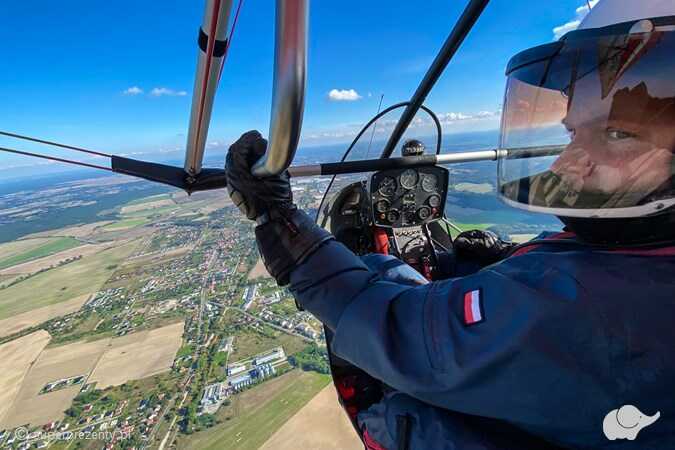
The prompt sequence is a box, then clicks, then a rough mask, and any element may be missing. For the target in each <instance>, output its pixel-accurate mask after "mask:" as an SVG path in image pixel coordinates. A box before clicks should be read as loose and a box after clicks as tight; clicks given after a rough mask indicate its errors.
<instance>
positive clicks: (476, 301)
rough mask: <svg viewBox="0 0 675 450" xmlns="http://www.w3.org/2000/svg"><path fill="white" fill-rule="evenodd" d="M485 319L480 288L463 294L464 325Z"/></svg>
mask: <svg viewBox="0 0 675 450" xmlns="http://www.w3.org/2000/svg"><path fill="white" fill-rule="evenodd" d="M483 320H485V312H484V311H483V298H482V296H481V291H480V289H476V290H473V291H469V292H467V293H465V294H464V325H474V324H476V323H480V322H482V321H483Z"/></svg>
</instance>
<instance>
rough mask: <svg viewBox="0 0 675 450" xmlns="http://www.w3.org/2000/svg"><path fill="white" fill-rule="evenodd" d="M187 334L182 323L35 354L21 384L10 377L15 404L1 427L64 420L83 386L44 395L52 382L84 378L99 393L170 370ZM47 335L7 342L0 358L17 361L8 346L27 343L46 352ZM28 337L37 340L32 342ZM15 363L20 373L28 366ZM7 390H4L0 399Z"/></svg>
mask: <svg viewBox="0 0 675 450" xmlns="http://www.w3.org/2000/svg"><path fill="white" fill-rule="evenodd" d="M38 333H44V334H45V335H46V336H47V339H48V336H49V335H48V334H47V333H46V332H43V331H41V332H38ZM182 334H183V323H182V322H180V323H176V324H173V325H169V326H166V327H162V328H158V329H155V330H151V331H142V332H138V333H133V334H129V335H127V336H124V337H121V338H112V339H110V338H107V339H99V340H96V341H90V342H85V341H78V342H76V343H72V344H67V345H60V346H55V347H47V348H45V349H44V350H43V351H41V353H39V356H37V355H36V356H35V357H36V359H35V358H34V359H33V360H31V361H30V362H33V361H34V362H33V364H32V365H31V367H30V368H29V369H28V370H27V373H26V371H25V370H24V372H22V374H21V377H20V378H21V379H20V380H19V381H17V379H18V378H19V376H18V375H17V376H15V377H10V378H9V379H8V380H10V381H3V383H5V384H7V386H8V388H7V389H6V391H7V392H8V393H13V394H12V399H13V402H12V401H10V402H7V403H8V405H11V408H9V413H8V414H6V417H5V419H4V420H3V421H0V429H2V428H8V427H9V428H11V427H16V426H19V425H24V424H32V425H42V424H45V423H49V422H51V421H56V420H61V419H63V417H64V412H65V410H66V409H68V408H69V407H70V405H71V404H72V402H73V399H75V397H76V396H77V395H78V393H79V391H80V389H81V388H82V386H81V385H76V386H72V387H67V388H64V389H60V390H57V391H54V392H49V393H41V391H42V389H43V387H44V386H45V385H46V384H47V383H50V382H54V381H57V380H60V379H65V378H70V377H76V376H80V375H82V376H85V377H86V383H95V386H96V389H106V388H109V387H111V386H119V385H122V384H125V383H127V382H129V381H132V380H139V379H144V378H148V377H152V376H153V375H157V374H160V373H162V372H166V371H168V370H169V369H170V367H171V365H172V364H173V360H174V357H175V355H176V352H177V350H178V348H179V347H180V346H181V342H182ZM42 336H43V335H42V334H36V333H34V334H32V335H29V336H26V337H24V338H21V339H19V340H16V341H12V342H11V343H10V344H5V345H4V346H1V347H0V356H2V355H3V354H6V356H7V357H8V358H9V359H8V360H9V361H14V360H15V359H16V358H14V359H12V355H13V354H14V353H13V351H14V352H16V349H13V347H5V346H9V345H11V344H14V343H20V342H22V340H25V341H26V345H32V346H33V347H34V348H35V349H39V350H42V349H43V348H44V345H43V346H42V347H40V345H39V344H40V343H41V342H42V340H44V338H43V337H42ZM28 337H31V338H32V340H31V341H28V340H27V339H26V338H28ZM38 338H42V340H40V339H38ZM33 341H35V342H36V343H33ZM45 345H46V342H45ZM33 353H36V352H33ZM27 354H28V355H30V354H31V353H30V352H29V353H27ZM0 365H2V362H0ZM14 365H15V366H16V369H12V370H14V371H15V372H17V373H18V371H20V369H21V368H22V367H24V368H25V366H26V363H25V362H24V363H23V364H22V362H21V361H14V362H13V367H14ZM11 380H14V381H13V384H12V386H14V389H13V390H12V389H10V386H9V383H10V382H11ZM17 384H18V388H17ZM2 392H3V391H0V395H2ZM7 395H9V394H7Z"/></svg>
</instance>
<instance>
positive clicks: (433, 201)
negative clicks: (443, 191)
mask: <svg viewBox="0 0 675 450" xmlns="http://www.w3.org/2000/svg"><path fill="white" fill-rule="evenodd" d="M427 201H428V202H429V206H431V207H432V208H438V207H439V206H441V197H439V196H438V195H432V196H430V197H429V199H428V200H427Z"/></svg>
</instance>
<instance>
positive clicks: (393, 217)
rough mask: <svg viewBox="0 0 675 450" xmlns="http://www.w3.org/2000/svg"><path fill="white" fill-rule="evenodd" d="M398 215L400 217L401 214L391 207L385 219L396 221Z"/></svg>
mask: <svg viewBox="0 0 675 450" xmlns="http://www.w3.org/2000/svg"><path fill="white" fill-rule="evenodd" d="M399 217H401V215H400V214H399V212H398V211H397V210H395V209H392V210H390V211H389V212H388V213H387V220H388V221H389V222H391V223H394V222H396V221H398V218H399Z"/></svg>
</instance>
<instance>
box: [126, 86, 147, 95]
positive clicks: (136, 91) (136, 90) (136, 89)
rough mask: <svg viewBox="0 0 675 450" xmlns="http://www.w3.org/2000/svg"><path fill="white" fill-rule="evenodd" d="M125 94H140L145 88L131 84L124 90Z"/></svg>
mask: <svg viewBox="0 0 675 450" xmlns="http://www.w3.org/2000/svg"><path fill="white" fill-rule="evenodd" d="M122 93H123V94H124V95H139V94H142V93H143V89H141V88H139V87H138V86H131V87H130V88H126V89H125V90H124V91H122Z"/></svg>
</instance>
